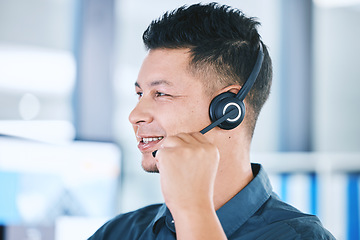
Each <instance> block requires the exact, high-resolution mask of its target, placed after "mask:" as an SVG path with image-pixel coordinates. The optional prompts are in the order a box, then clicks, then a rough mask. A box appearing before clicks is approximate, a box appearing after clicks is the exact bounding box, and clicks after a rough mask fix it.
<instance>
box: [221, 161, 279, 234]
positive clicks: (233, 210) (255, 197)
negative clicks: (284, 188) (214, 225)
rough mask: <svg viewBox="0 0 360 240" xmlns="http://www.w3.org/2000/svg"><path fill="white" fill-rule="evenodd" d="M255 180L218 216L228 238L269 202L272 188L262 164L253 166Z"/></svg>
mask: <svg viewBox="0 0 360 240" xmlns="http://www.w3.org/2000/svg"><path fill="white" fill-rule="evenodd" d="M251 167H252V171H253V175H254V179H253V180H252V181H251V182H250V183H249V184H248V185H246V187H245V188H243V189H242V190H241V191H240V192H239V193H238V194H236V195H235V196H234V197H233V198H232V199H230V200H229V201H228V202H227V203H226V204H225V205H224V206H222V207H221V208H220V209H219V210H217V212H216V214H217V215H218V218H219V220H220V222H221V225H222V227H223V229H224V232H225V234H226V236H227V237H230V236H231V235H232V234H233V233H234V232H235V231H236V230H237V229H239V228H240V227H241V226H242V225H243V224H244V223H245V222H246V221H247V220H248V219H249V218H250V217H251V216H252V215H254V213H255V212H256V211H257V210H258V209H259V208H260V207H261V206H262V205H263V204H264V203H265V202H266V201H267V200H268V198H269V197H270V195H271V192H272V187H271V184H270V181H269V178H268V176H267V174H266V172H265V170H264V169H263V167H262V166H261V165H260V164H251Z"/></svg>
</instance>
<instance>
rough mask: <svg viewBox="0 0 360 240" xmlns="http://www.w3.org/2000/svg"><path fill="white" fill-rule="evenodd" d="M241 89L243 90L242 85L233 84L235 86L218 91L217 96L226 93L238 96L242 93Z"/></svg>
mask: <svg viewBox="0 0 360 240" xmlns="http://www.w3.org/2000/svg"><path fill="white" fill-rule="evenodd" d="M240 89H241V86H240V85H238V84H233V85H230V86H227V87H225V88H222V89H220V90H219V91H217V93H216V96H217V95H219V94H221V93H224V92H232V93H235V94H237V93H238V92H239V91H240Z"/></svg>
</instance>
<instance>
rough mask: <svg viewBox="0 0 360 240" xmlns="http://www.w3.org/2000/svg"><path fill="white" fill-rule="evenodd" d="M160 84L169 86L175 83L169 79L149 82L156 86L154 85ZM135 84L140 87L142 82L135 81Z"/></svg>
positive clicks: (150, 84) (151, 85)
mask: <svg viewBox="0 0 360 240" xmlns="http://www.w3.org/2000/svg"><path fill="white" fill-rule="evenodd" d="M159 85H168V86H172V85H173V84H172V83H171V82H169V81H167V80H156V81H152V82H150V83H149V86H150V87H154V86H159ZM135 86H136V87H138V88H141V87H140V84H139V83H138V82H135Z"/></svg>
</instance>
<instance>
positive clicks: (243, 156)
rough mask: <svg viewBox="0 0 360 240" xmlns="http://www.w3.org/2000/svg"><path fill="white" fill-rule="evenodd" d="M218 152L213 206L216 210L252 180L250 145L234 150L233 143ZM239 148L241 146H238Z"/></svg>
mask: <svg viewBox="0 0 360 240" xmlns="http://www.w3.org/2000/svg"><path fill="white" fill-rule="evenodd" d="M225 146H227V147H226V148H224V149H219V151H220V163H219V168H218V172H217V176H216V182H215V189H214V205H215V209H216V210H218V209H219V208H221V207H222V206H223V205H224V204H225V203H226V202H228V201H229V200H230V199H231V198H233V197H234V196H235V195H236V194H237V193H239V192H240V191H241V190H242V189H243V188H244V187H245V186H246V185H247V184H249V183H250V182H251V180H252V179H253V173H252V169H251V163H250V151H249V149H250V144H248V147H244V145H242V148H241V149H240V147H239V149H236V150H234V142H233V143H229V144H226V145H225ZM238 146H241V145H238Z"/></svg>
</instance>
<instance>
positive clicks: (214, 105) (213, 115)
mask: <svg viewBox="0 0 360 240" xmlns="http://www.w3.org/2000/svg"><path fill="white" fill-rule="evenodd" d="M263 60H264V51H263V46H262V43H261V42H260V44H259V52H258V55H257V58H256V62H255V65H254V67H253V70H252V71H251V73H250V76H249V77H248V79H247V80H246V82H245V83H244V85H243V86H242V87H241V89H240V91H239V92H238V93H237V94H235V93H232V92H224V93H221V94H219V95H218V96H216V97H215V98H214V99H213V100H212V101H211V103H210V107H209V115H210V119H211V122H212V123H211V124H210V125H209V126H207V127H206V128H204V129H202V130H201V131H200V133H202V134H205V133H207V132H208V131H210V130H211V129H213V128H214V127H216V126H218V127H220V128H222V129H225V130H230V129H234V128H236V127H237V126H239V124H240V123H241V122H242V121H243V119H244V117H245V104H244V99H245V97H246V95H247V94H248V92H249V91H250V89H251V87H252V86H253V85H254V83H255V81H256V78H257V76H258V75H259V73H260V70H261V65H262V62H263ZM156 152H157V150H155V151H154V152H152V155H153V157H155V156H156Z"/></svg>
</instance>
